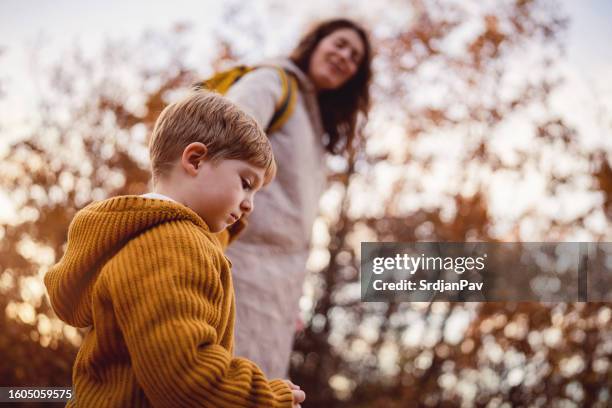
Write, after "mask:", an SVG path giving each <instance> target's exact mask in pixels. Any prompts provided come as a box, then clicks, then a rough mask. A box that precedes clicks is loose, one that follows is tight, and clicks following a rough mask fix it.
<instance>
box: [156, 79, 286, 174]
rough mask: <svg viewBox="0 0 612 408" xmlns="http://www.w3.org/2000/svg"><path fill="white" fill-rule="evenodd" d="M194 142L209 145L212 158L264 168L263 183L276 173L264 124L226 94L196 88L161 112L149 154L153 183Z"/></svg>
mask: <svg viewBox="0 0 612 408" xmlns="http://www.w3.org/2000/svg"><path fill="white" fill-rule="evenodd" d="M193 142H200V143H203V144H204V145H206V147H207V149H208V152H207V158H208V159H209V160H212V161H213V162H214V161H218V160H222V159H228V160H229V159H234V160H244V161H246V162H248V163H249V164H251V165H254V166H257V167H260V168H263V169H265V176H264V184H267V183H269V182H270V181H271V180H272V179H273V178H274V176H275V175H276V163H275V161H274V155H273V153H272V146H270V142H269V141H268V137H267V136H266V134H265V132H264V131H263V130H262V129H261V127H260V126H259V125H258V124H257V122H256V121H255V119H253V118H252V117H251V116H249V115H248V114H246V113H244V112H243V111H242V110H240V109H239V108H238V107H237V106H236V105H234V104H233V103H232V102H230V101H229V100H228V99H226V98H224V97H223V96H221V95H219V94H217V93H213V92H208V91H202V90H200V91H195V92H192V93H190V94H189V95H187V96H186V97H185V98H184V99H182V100H180V101H178V102H176V103H173V104H171V105H168V106H167V107H166V108H165V109H164V110H163V111H162V113H160V115H159V117H158V118H157V121H156V122H155V126H154V128H153V134H152V135H151V141H150V142H149V155H150V158H151V167H152V173H153V182H154V183H155V182H157V180H159V179H160V178H161V177H163V176H164V175H166V174H167V173H168V172H169V171H170V169H171V168H172V166H173V165H174V163H175V162H176V160H177V159H178V158H179V157H181V155H182V154H183V150H184V149H185V148H186V147H187V146H188V145H189V144H190V143H193Z"/></svg>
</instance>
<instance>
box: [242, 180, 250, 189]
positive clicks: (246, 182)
mask: <svg viewBox="0 0 612 408" xmlns="http://www.w3.org/2000/svg"><path fill="white" fill-rule="evenodd" d="M241 179H242V188H243V189H245V190H250V189H251V182H250V181H249V180H247V179H245V178H244V177H241Z"/></svg>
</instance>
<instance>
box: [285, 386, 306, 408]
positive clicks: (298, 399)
mask: <svg viewBox="0 0 612 408" xmlns="http://www.w3.org/2000/svg"><path fill="white" fill-rule="evenodd" d="M283 381H284V382H285V383H286V384H287V385H288V386H289V388H291V393H292V394H293V407H294V408H300V407H301V405H300V404H301V403H302V402H304V400H305V399H306V393H305V392H304V391H302V390H301V389H300V386H299V385H295V384H294V383H292V382H291V381H289V380H283Z"/></svg>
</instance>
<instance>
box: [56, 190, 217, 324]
mask: <svg viewBox="0 0 612 408" xmlns="http://www.w3.org/2000/svg"><path fill="white" fill-rule="evenodd" d="M172 221H190V222H192V223H193V224H195V225H196V226H198V227H200V228H202V229H203V230H204V231H208V227H207V226H206V224H205V223H204V221H203V220H202V219H201V218H200V217H199V216H198V215H197V214H196V213H194V212H193V211H192V210H190V209H189V208H187V207H185V206H183V205H181V204H178V203H175V202H172V201H167V200H159V199H151V198H144V197H140V196H122V197H115V198H110V199H108V200H104V201H100V202H96V203H93V204H90V205H88V206H87V207H85V208H83V209H82V210H81V211H79V212H78V213H77V215H76V216H75V218H74V219H73V220H72V223H71V224H70V228H69V229H68V245H67V247H66V252H65V253H64V256H63V257H62V259H61V260H60V261H59V262H58V263H57V264H56V265H55V266H53V267H52V268H51V269H50V271H49V273H47V275H46V276H45V286H46V287H47V291H48V293H49V299H50V301H51V306H52V307H53V310H54V311H55V313H56V314H57V315H58V317H59V318H60V319H62V320H63V321H65V322H66V323H68V324H70V325H72V326H76V327H86V326H89V325H91V324H92V323H93V318H92V302H91V298H92V292H93V287H94V285H95V284H96V281H97V279H98V276H99V274H100V271H101V269H102V267H103V266H104V264H105V263H106V261H108V260H109V259H110V258H111V257H112V256H113V255H114V254H115V253H117V251H119V250H120V249H121V248H122V247H123V246H124V245H125V244H126V243H127V242H128V241H129V240H131V239H132V238H134V237H136V236H137V235H139V234H142V233H143V232H145V231H146V230H149V229H151V228H154V227H155V226H157V225H160V224H162V223H166V222H172Z"/></svg>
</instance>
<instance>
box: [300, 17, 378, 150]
mask: <svg viewBox="0 0 612 408" xmlns="http://www.w3.org/2000/svg"><path fill="white" fill-rule="evenodd" d="M342 28H350V29H352V30H355V32H357V34H358V35H359V37H360V38H361V41H362V42H363V48H364V54H363V59H362V61H361V63H360V65H359V68H358V69H357V72H356V73H355V75H354V76H353V77H352V78H351V79H349V80H348V81H347V82H346V83H345V84H344V85H342V87H340V88H338V89H333V90H325V91H321V92H320V93H319V96H318V99H319V109H320V111H321V118H322V119H323V127H324V129H325V132H326V133H327V140H325V141H324V143H325V148H326V149H327V151H329V152H330V153H333V154H339V153H343V152H345V151H346V150H347V149H349V148H351V147H353V143H354V139H355V134H356V127H357V116H358V114H359V113H362V114H363V115H364V117H367V115H368V111H369V109H370V90H369V88H370V81H371V78H372V68H371V63H372V48H371V45H370V40H369V39H368V34H367V33H366V31H365V30H364V29H363V28H362V27H361V26H359V25H358V24H357V23H355V22H353V21H351V20H348V19H343V18H340V19H333V20H328V21H323V22H321V23H319V24H317V25H316V26H315V27H314V28H312V29H311V30H310V31H309V32H308V33H306V35H304V36H303V37H302V39H301V40H300V42H299V44H298V45H297V47H296V48H295V49H294V50H293V52H292V53H291V56H290V58H291V60H292V61H293V62H294V63H295V64H296V65H297V66H298V67H299V68H300V69H301V70H302V71H304V72H305V73H308V68H309V63H310V58H311V57H312V54H313V53H314V51H315V49H316V48H317V45H319V42H321V40H322V39H323V38H325V37H327V36H328V35H329V34H331V33H333V32H334V31H336V30H339V29H342Z"/></svg>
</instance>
